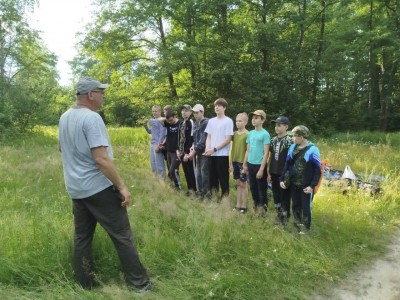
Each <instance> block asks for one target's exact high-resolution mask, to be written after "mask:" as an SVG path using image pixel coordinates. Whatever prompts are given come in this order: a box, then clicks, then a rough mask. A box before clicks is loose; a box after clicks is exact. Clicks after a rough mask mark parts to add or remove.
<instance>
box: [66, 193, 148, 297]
mask: <svg viewBox="0 0 400 300" xmlns="http://www.w3.org/2000/svg"><path fill="white" fill-rule="evenodd" d="M72 200H73V213H74V224H75V237H74V259H73V268H74V272H75V278H76V280H77V281H78V282H79V283H80V284H81V285H82V287H84V288H89V289H90V288H91V287H92V285H93V283H94V279H95V269H94V263H93V257H92V240H93V235H94V232H95V229H96V224H97V222H98V223H99V224H100V225H101V226H102V227H103V228H104V229H105V231H106V232H107V233H108V235H109V236H110V238H111V240H112V242H113V243H114V246H115V249H116V250H117V253H118V257H119V259H120V262H121V266H122V269H123V272H124V274H125V280H126V282H127V284H128V285H129V286H131V287H140V286H143V285H145V284H146V283H147V282H148V281H149V277H148V275H147V272H146V269H145V268H144V266H143V265H142V263H141V262H140V260H139V255H138V253H137V251H136V247H135V245H134V242H133V236H132V231H131V227H130V224H129V218H128V213H127V211H126V208H125V207H122V206H121V200H120V198H119V195H118V192H116V191H114V189H113V187H112V186H111V187H109V188H107V189H105V190H103V191H101V192H99V193H97V194H95V195H93V196H90V197H88V198H84V199H72Z"/></svg>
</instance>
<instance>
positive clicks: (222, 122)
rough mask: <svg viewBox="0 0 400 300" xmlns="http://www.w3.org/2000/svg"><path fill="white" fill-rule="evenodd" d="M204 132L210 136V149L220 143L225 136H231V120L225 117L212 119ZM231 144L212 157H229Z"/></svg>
mask: <svg viewBox="0 0 400 300" xmlns="http://www.w3.org/2000/svg"><path fill="white" fill-rule="evenodd" d="M205 132H206V133H207V134H209V135H211V144H210V147H211V148H214V147H216V146H218V145H219V144H220V143H222V141H223V140H225V138H226V137H227V136H232V135H233V121H232V119H231V118H229V117H227V116H225V117H223V118H218V117H214V118H212V119H210V120H209V121H208V124H207V127H206V130H205ZM230 148H231V143H228V144H227V145H226V146H225V147H223V148H221V149H218V151H217V152H215V153H214V154H213V155H212V156H229V150H230Z"/></svg>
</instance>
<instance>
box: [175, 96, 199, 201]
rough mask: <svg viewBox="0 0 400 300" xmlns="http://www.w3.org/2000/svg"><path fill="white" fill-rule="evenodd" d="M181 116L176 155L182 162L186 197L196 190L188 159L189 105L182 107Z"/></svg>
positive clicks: (191, 143) (189, 146) (189, 139)
mask: <svg viewBox="0 0 400 300" xmlns="http://www.w3.org/2000/svg"><path fill="white" fill-rule="evenodd" d="M181 114H182V122H181V124H180V125H179V130H178V149H177V150H176V155H177V157H178V159H179V160H180V161H181V162H182V169H183V173H184V174H185V179H186V184H187V188H188V192H187V195H190V194H191V193H195V192H196V190H197V188H196V177H195V175H194V161H193V160H189V159H188V157H189V152H190V148H191V147H192V145H193V120H192V118H191V116H192V107H191V106H190V105H189V104H185V105H183V106H182V109H181Z"/></svg>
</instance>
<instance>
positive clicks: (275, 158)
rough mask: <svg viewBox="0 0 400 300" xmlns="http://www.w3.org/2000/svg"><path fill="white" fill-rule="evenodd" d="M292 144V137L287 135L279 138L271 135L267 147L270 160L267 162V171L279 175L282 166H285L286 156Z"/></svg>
mask: <svg viewBox="0 0 400 300" xmlns="http://www.w3.org/2000/svg"><path fill="white" fill-rule="evenodd" d="M291 144H292V138H291V137H290V136H288V135H286V136H284V137H282V138H279V137H277V136H275V137H273V138H272V140H271V144H270V147H269V151H270V155H271V160H270V162H269V173H270V174H274V175H281V173H282V171H283V167H284V166H285V162H286V157H287V154H288V151H289V148H290V145H291Z"/></svg>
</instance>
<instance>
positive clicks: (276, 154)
mask: <svg viewBox="0 0 400 300" xmlns="http://www.w3.org/2000/svg"><path fill="white" fill-rule="evenodd" d="M272 122H273V123H275V133H276V136H275V137H273V138H272V139H271V145H270V147H269V159H268V183H270V184H271V186H272V195H273V197H274V206H275V210H276V212H277V219H278V222H279V223H280V224H282V225H286V224H287V221H288V218H289V216H290V190H289V189H282V188H281V186H280V177H281V174H282V171H283V168H284V166H285V161H286V157H287V154H288V151H289V147H290V146H291V145H292V144H293V142H292V138H291V137H290V136H289V135H288V133H287V130H288V128H289V119H288V118H287V117H285V116H279V117H278V118H277V119H276V120H274V121H272Z"/></svg>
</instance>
